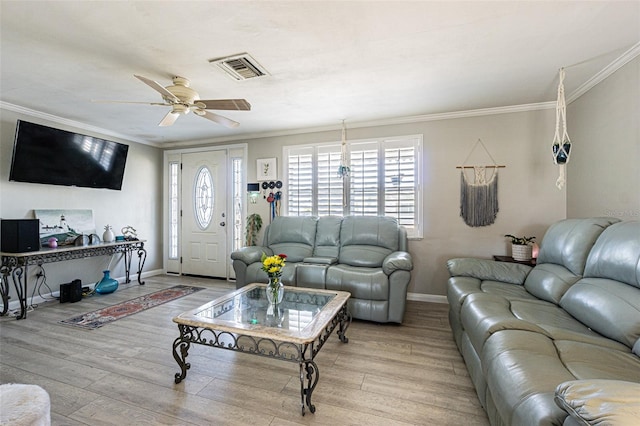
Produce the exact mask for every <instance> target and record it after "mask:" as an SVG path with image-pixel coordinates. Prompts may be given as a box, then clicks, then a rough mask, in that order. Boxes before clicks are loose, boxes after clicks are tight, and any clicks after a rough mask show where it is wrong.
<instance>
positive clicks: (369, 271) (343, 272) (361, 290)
mask: <svg viewBox="0 0 640 426" xmlns="http://www.w3.org/2000/svg"><path fill="white" fill-rule="evenodd" d="M326 280H327V281H326V284H325V286H326V288H327V290H341V291H348V292H349V293H351V297H354V298H356V299H366V300H389V278H388V277H387V275H385V273H384V272H383V271H382V269H380V268H363V267H355V266H349V265H334V266H330V267H329V269H328V270H327V276H326Z"/></svg>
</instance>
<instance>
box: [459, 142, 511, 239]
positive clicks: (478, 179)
mask: <svg viewBox="0 0 640 426" xmlns="http://www.w3.org/2000/svg"><path fill="white" fill-rule="evenodd" d="M478 145H481V146H482V148H483V149H484V150H485V152H486V153H487V155H488V156H489V158H490V159H491V161H492V162H493V164H492V165H488V166H471V165H465V164H466V162H467V160H468V159H469V157H470V156H471V154H472V153H473V151H474V150H475V149H476V147H477V146H478ZM504 167H506V166H502V165H498V164H497V163H496V161H495V160H494V159H493V157H492V156H491V154H490V153H489V150H488V149H487V147H485V146H484V143H482V140H480V139H478V141H477V142H476V143H475V145H474V146H473V148H472V149H471V152H469V155H468V156H467V158H465V160H464V162H463V165H462V166H457V167H456V168H457V169H461V171H460V216H461V217H462V219H463V220H464V223H466V224H467V225H469V226H473V227H478V226H487V225H491V224H492V223H494V222H495V220H496V216H497V215H498V210H499V208H498V169H500V168H504ZM467 169H473V175H474V178H473V180H470V179H468V178H467V175H466V173H465V170H467ZM487 169H490V170H493V173H491V176H490V177H489V178H487Z"/></svg>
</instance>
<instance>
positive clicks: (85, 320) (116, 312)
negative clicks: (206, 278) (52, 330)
mask: <svg viewBox="0 0 640 426" xmlns="http://www.w3.org/2000/svg"><path fill="white" fill-rule="evenodd" d="M200 290H204V288H203V287H193V286H188V285H176V286H173V287H170V288H167V289H164V290H159V291H156V292H154V293H150V294H146V295H144V296H140V297H136V298H135V299H131V300H127V301H125V302H121V303H118V304H117V305H113V306H108V307H106V308H102V309H98V310H97V311H92V312H88V313H86V314H82V315H78V316H76V317H72V318H68V319H66V320H62V321H60V323H62V324H67V325H73V326H76V327H82V328H88V329H91V330H92V329H94V328H98V327H102V326H103V325H105V324H108V323H110V322H113V321H116V320H119V319H120V318H124V317H128V316H129V315H133V314H137V313H138V312H142V311H145V310H147V309H149V308H153V307H154V306H158V305H162V304H163V303H167V302H170V301H172V300H175V299H179V298H181V297H184V296H188V295H189V294H193V293H195V292H197V291H200Z"/></svg>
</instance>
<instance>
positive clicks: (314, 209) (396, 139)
mask: <svg viewBox="0 0 640 426" xmlns="http://www.w3.org/2000/svg"><path fill="white" fill-rule="evenodd" d="M422 145H423V135H422V134H414V135H402V136H393V137H384V138H369V139H358V140H351V141H347V161H349V164H350V165H351V164H352V163H351V153H352V152H353V151H355V149H357V148H359V147H367V146H369V147H374V146H375V147H376V149H377V188H378V189H377V214H378V215H384V214H385V194H388V193H387V191H386V190H385V184H386V183H385V180H386V178H387V176H386V170H387V169H385V152H386V150H387V149H393V148H398V149H401V148H405V147H411V148H413V149H414V150H415V156H414V183H413V188H414V194H415V200H414V204H413V208H414V226H405V228H406V229H407V234H408V237H409V239H421V238H423V219H422V211H423V210H422V208H423V194H422V164H423V158H422ZM332 148H337V150H338V151H339V150H340V148H341V143H340V142H335V141H334V142H319V143H314V144H300V145H287V146H283V148H282V158H283V175H284V176H283V179H282V180H283V181H284V189H285V191H286V192H285V194H286V196H285V197H283V200H282V203H283V211H284V212H286V213H285V214H287V215H289V214H294V215H295V214H300V213H299V212H293V213H291V212H290V210H289V197H290V196H291V193H290V191H289V189H290V186H289V185H290V182H289V180H290V179H289V178H290V176H289V160H290V156H292V155H300V156H302V155H306V156H308V155H311V161H310V162H311V210H310V211H309V210H308V209H306V210H305V212H307V211H309V215H314V216H318V215H319V214H318V205H319V199H318V180H319V176H318V167H319V165H318V155H319V154H320V153H323V152H324V153H327V152H333V151H335V150H334V149H332ZM371 149H372V148H369V150H371ZM307 163H308V162H307ZM323 170H324V169H323ZM336 176H337V168H336ZM342 185H343V189H342V190H343V191H346V192H347V197H346V198H347V199H346V201H347V202H346V203H345V205H343V206H342V214H341V215H342V216H346V215H350V214H352V213H351V197H352V191H353V186H352V185H351V176H350V177H348V178H346V179H344V180H343V182H342ZM328 188H330V185H329V186H328ZM306 190H307V191H308V188H307V189H306Z"/></svg>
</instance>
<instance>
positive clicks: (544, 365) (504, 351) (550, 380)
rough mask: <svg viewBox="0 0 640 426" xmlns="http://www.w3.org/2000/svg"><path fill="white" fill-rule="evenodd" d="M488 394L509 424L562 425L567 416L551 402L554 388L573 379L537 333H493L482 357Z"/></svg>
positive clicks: (553, 346)
mask: <svg viewBox="0 0 640 426" xmlns="http://www.w3.org/2000/svg"><path fill="white" fill-rule="evenodd" d="M481 359H482V363H483V370H484V373H485V377H486V379H487V385H488V388H489V392H490V393H491V395H492V399H493V401H494V403H495V405H496V408H497V410H498V413H499V414H500V417H501V418H502V420H503V421H504V423H505V424H508V425H543V424H544V425H552V424H553V425H561V424H562V421H563V420H564V418H565V417H567V413H566V412H565V411H563V410H562V409H560V407H558V406H557V405H556V404H555V402H554V390H555V388H556V386H557V385H558V384H559V383H561V382H565V381H568V380H575V377H574V376H573V375H572V374H571V373H570V372H569V371H568V370H567V369H566V368H565V366H564V364H563V363H562V362H561V361H560V358H558V353H557V350H556V347H555V345H554V344H553V340H552V339H550V338H548V337H546V336H544V335H542V334H539V333H536V332H532V331H522V330H504V331H500V332H497V333H495V334H493V335H492V336H491V337H490V338H489V339H487V342H486V343H485V346H484V349H483V351H482V355H481Z"/></svg>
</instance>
